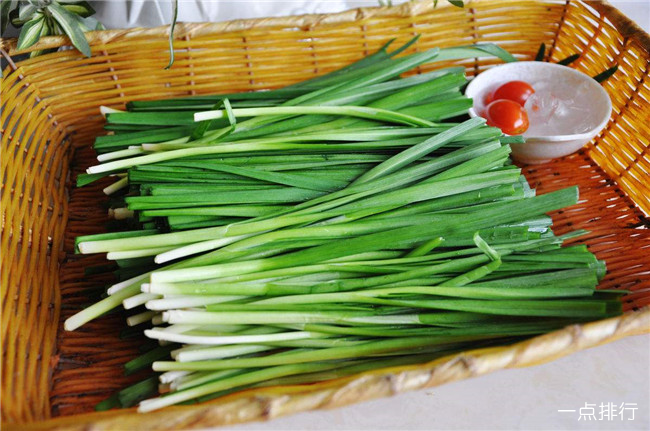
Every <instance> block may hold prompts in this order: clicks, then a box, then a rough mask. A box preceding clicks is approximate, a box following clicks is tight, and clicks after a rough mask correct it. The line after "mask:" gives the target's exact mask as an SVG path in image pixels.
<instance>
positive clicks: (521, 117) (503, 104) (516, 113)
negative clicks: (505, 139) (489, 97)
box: [484, 99, 528, 135]
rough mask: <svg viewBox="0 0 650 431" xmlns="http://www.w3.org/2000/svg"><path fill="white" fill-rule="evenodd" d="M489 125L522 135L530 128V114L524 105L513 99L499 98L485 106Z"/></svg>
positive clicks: (508, 133) (504, 131) (485, 114)
mask: <svg viewBox="0 0 650 431" xmlns="http://www.w3.org/2000/svg"><path fill="white" fill-rule="evenodd" d="M484 117H485V119H486V120H487V124H488V126H494V127H498V128H499V129H501V131H502V132H503V133H505V134H507V135H521V134H522V133H524V132H525V131H526V130H528V114H526V110H525V109H524V107H523V106H521V105H520V104H518V103H517V102H513V101H512V100H506V99H499V100H495V101H494V102H492V103H490V104H489V105H488V106H487V108H485V113H484Z"/></svg>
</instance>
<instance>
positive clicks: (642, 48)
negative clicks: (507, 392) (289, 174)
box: [0, 0, 650, 430]
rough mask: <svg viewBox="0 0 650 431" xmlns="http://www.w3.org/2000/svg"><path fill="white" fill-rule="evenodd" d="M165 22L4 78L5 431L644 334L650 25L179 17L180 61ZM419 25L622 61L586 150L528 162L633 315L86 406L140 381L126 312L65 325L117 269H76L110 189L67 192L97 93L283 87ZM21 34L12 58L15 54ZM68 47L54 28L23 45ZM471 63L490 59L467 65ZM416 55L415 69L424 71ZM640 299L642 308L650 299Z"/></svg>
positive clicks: (85, 425)
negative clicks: (388, 361) (180, 398)
mask: <svg viewBox="0 0 650 431" xmlns="http://www.w3.org/2000/svg"><path fill="white" fill-rule="evenodd" d="M167 32H168V28H167V27H160V28H153V29H133V30H125V31H121V30H117V31H104V32H94V33H89V39H90V40H91V46H92V53H93V56H92V57H91V58H83V57H82V56H81V55H80V54H79V53H77V52H76V51H72V50H65V51H61V52H56V53H52V54H48V55H45V56H41V57H37V58H36V59H31V60H24V61H20V62H18V63H16V64H14V63H13V62H10V63H11V64H10V66H9V67H8V68H7V69H6V70H5V71H4V78H3V82H2V108H3V110H2V116H1V123H0V124H1V126H2V131H3V137H2V175H3V177H2V192H3V193H2V237H1V240H2V242H1V252H2V337H3V341H2V353H3V365H2V401H3V404H2V421H3V425H4V426H6V427H7V428H8V429H62V428H65V429H80V430H81V429H93V430H103V429H136V428H137V427H142V426H144V427H146V428H147V429H178V428H185V429H188V428H199V427H206V426H215V425H222V424H231V423H237V422H243V421H251V420H261V419H268V418H272V417H276V416H280V415H284V414H289V413H295V412H299V411H304V410H308V409H316V408H329V407H336V406H342V405H346V404H350V403H353V402H358V401H362V400H366V399H370V398H375V397H380V396H387V395H392V394H395V393H399V392H402V391H406V390H412V389H418V388H423V387H427V386H434V385H440V384H443V383H446V382H450V381H454V380H458V379H464V378H468V377H472V376H477V375H481V374H485V373H488V372H491V371H495V370H499V369H504V368H510V367H520V366H528V365H533V364H537V363H541V362H545V361H549V360H552V359H555V358H558V357H560V356H563V355H567V354H570V353H572V352H575V351H577V350H581V349H585V348H589V347H593V346H596V345H598V344H602V343H606V342H610V341H614V340H616V339H618V338H621V337H624V336H628V335H634V334H640V333H644V332H648V331H650V310H648V308H647V307H645V306H647V305H648V304H650V257H649V255H650V253H649V251H648V250H649V249H650V231H649V230H648V226H649V220H648V218H647V215H648V213H650V180H649V179H650V157H649V154H650V150H648V148H649V144H650V121H648V118H649V111H650V102H649V100H650V79H649V76H650V37H648V35H647V34H645V33H643V32H642V31H641V30H640V29H639V28H638V27H636V26H635V25H634V24H633V23H632V22H630V21H629V20H628V19H627V18H625V16H623V15H621V14H620V13H619V12H618V11H617V10H616V9H614V8H612V7H611V6H609V5H607V4H606V3H601V2H583V1H573V0H572V1H566V3H564V2H563V3H558V2H557V1H514V0H511V1H509V0H500V1H492V0H490V1H486V0H483V1H480V0H473V1H470V2H468V4H467V5H466V7H465V9H456V8H453V7H449V6H448V5H447V4H446V2H440V5H439V6H438V9H437V10H435V11H434V10H433V9H432V1H431V0H423V1H419V2H412V3H405V4H403V5H401V6H398V7H392V8H368V9H357V10H352V11H348V12H344V13H340V14H335V15H306V16H299V17H286V18H270V19H259V20H246V21H232V22H226V23H215V24H184V25H183V24H181V25H178V26H177V28H176V38H177V41H176V45H175V46H176V49H178V50H180V52H178V53H177V54H176V63H175V64H174V67H173V68H172V69H171V70H169V71H165V70H163V66H164V65H165V64H166V61H167V58H168V57H167V56H168V52H167V41H166V37H167V36H166V35H167ZM415 34H421V35H422V37H421V38H420V40H419V41H418V43H417V45H415V46H414V47H413V48H412V49H415V50H422V49H425V48H429V47H433V46H450V45H457V44H466V43H474V42H482V41H490V42H496V43H499V44H502V46H504V47H505V48H506V49H508V50H509V51H511V52H513V53H514V54H516V55H517V57H519V58H521V59H531V58H532V57H533V56H534V54H535V52H536V50H537V48H538V46H539V44H540V43H541V42H544V43H545V44H546V46H547V47H549V48H550V49H549V50H548V51H547V52H548V56H549V57H550V59H551V60H553V61H557V60H558V59H561V58H564V57H566V56H568V55H570V54H574V53H580V54H581V57H580V58H579V59H578V60H577V61H576V62H575V63H574V66H575V67H576V68H578V69H579V70H582V71H584V72H586V73H589V74H592V75H593V74H595V73H598V72H600V71H602V70H605V69H607V68H609V67H611V66H612V65H613V64H614V63H617V64H618V65H619V66H620V69H619V71H618V72H617V73H616V74H615V75H614V77H613V78H611V79H610V80H608V81H607V83H606V84H605V88H606V89H607V91H608V92H609V94H610V95H611V97H612V101H613V104H614V113H613V115H612V118H611V121H610V123H609V125H608V126H607V128H606V129H605V130H604V131H603V132H602V133H601V134H600V135H599V136H598V137H597V138H596V139H595V140H594V142H592V143H591V144H590V145H589V146H588V147H586V148H585V149H584V150H583V151H581V152H579V153H577V154H574V155H572V156H569V157H566V158H564V159H561V160H557V161H554V162H551V163H548V164H544V165H536V166H530V167H524V173H525V174H526V176H527V178H528V180H529V182H530V183H531V184H532V185H533V186H534V187H537V188H538V190H539V191H540V192H542V193H544V192H548V191H551V190H554V189H557V188H561V187H565V186H568V185H571V184H578V185H579V186H580V192H581V201H580V203H579V204H578V205H576V206H574V207H571V208H569V209H567V210H565V211H559V212H557V213H555V214H553V218H554V221H555V227H554V229H555V231H556V232H557V233H562V232H565V231H568V230H572V229H579V228H584V229H587V230H589V231H591V234H590V235H589V236H588V237H587V238H586V240H584V239H582V241H586V243H587V244H588V245H589V247H590V249H591V250H592V251H593V252H595V253H596V255H597V256H598V257H599V258H600V259H605V260H606V261H607V266H608V269H609V272H608V275H607V277H606V278H605V279H604V280H603V282H602V283H601V287H602V288H620V289H628V290H630V291H631V292H632V293H630V294H629V295H627V296H625V297H624V298H623V300H624V308H625V310H626V311H627V312H626V314H625V315H623V316H622V317H620V318H616V319H609V320H604V321H600V322H595V323H591V324H587V325H582V326H578V325H575V326H571V327H567V328H565V329H563V330H560V331H557V332H554V333H550V334H547V335H543V336H540V337H536V338H533V339H531V340H529V341H526V342H522V343H519V344H516V345H513V346H509V347H503V348H492V349H483V350H480V351H472V352H466V353H463V354H459V355H454V356H450V357H447V358H443V359H440V360H437V361H435V362H432V363H429V364H426V365H420V366H411V367H402V368H394V369H386V370H379V371H376V372H371V373H366V374H363V375H360V376H353V377H350V378H345V379H339V380H335V381H331V382H325V383H321V384H313V385H307V386H294V387H278V388H269V389H263V390H255V391H253V390H250V391H245V392H242V393H239V394H233V395H231V396H228V397H226V398H222V399H220V400H217V401H215V402H211V403H207V404H202V405H195V406H187V407H173V408H168V409H164V410H162V411H158V412H154V413H150V414H147V415H140V414H136V413H135V411H133V410H117V411H110V412H105V413H91V412H92V406H93V405H94V404H95V403H96V402H98V401H100V400H102V399H104V398H106V397H107V396H108V395H109V394H110V393H112V392H113V391H115V390H117V389H119V388H121V387H123V386H125V385H126V384H128V383H129V382H132V381H133V380H137V379H138V378H141V377H142V375H139V376H133V377H129V378H127V377H124V376H123V374H122V364H123V363H124V362H126V361H127V360H128V359H130V358H132V357H134V356H135V355H136V354H137V352H138V344H139V343H140V342H141V341H142V340H140V339H126V340H121V339H120V338H119V332H120V330H121V329H122V328H123V325H124V324H123V317H122V316H120V315H119V314H114V315H110V316H107V317H105V318H102V319H99V320H97V321H95V322H92V323H91V324H88V325H86V326H85V327H83V328H82V329H81V330H79V331H77V332H73V333H67V332H64V331H63V330H62V327H61V322H62V321H63V320H64V319H65V318H66V317H68V316H69V315H71V314H72V313H74V312H75V311H76V310H78V309H79V308H80V307H82V305H83V304H85V303H87V302H88V301H89V300H88V298H87V297H86V293H87V291H86V289H87V288H89V287H91V286H96V285H98V284H100V283H104V282H106V281H108V280H106V279H101V278H97V277H94V278H93V277H90V278H85V277H83V268H84V267H85V266H89V265H94V264H99V263H100V262H102V260H103V258H102V257H101V256H76V255H74V254H73V247H72V246H73V239H74V237H75V236H76V235H79V234H89V233H95V232H100V231H102V229H103V224H104V222H105V221H106V215H105V210H104V209H103V208H102V207H101V205H100V204H99V202H101V188H102V187H103V186H104V185H105V184H99V185H97V186H95V187H90V188H84V189H75V188H74V187H72V184H73V183H74V178H75V176H76V174H77V173H79V172H81V171H83V169H84V168H85V167H86V166H88V165H89V164H90V163H91V162H92V159H93V157H94V154H93V152H92V150H91V149H90V145H91V144H92V142H93V139H94V137H95V136H96V135H97V134H99V133H102V124H103V119H102V118H101V116H100V115H99V112H98V109H97V107H98V106H99V105H102V104H103V105H111V106H114V107H117V108H119V107H122V106H123V104H124V103H125V102H126V101H128V100H132V99H143V98H148V99H155V98H162V97H171V96H185V95H192V94H203V93H215V92H226V91H229V92H230V91H247V90H255V89H263V88H275V87H279V86H283V85H286V84H290V83H293V82H296V81H299V80H303V79H305V78H308V77H310V76H313V75H314V74H321V73H324V72H327V71H330V70H332V69H335V68H338V67H340V66H343V65H345V64H347V63H350V62H351V61H353V60H356V59H358V58H360V57H361V56H363V55H365V54H368V53H370V52H372V51H374V50H376V49H377V48H378V47H379V46H380V45H381V44H383V43H384V42H385V41H386V40H387V39H389V38H393V37H395V38H397V39H398V42H405V41H406V40H407V39H409V38H411V37H412V36H413V35H415ZM15 43H16V42H15V40H2V41H1V45H0V46H1V48H2V53H3V54H5V55H14V54H18V53H17V52H16V51H15ZM68 44H69V41H68V40H67V39H65V38H61V37H52V38H47V39H46V40H43V41H41V42H39V43H38V44H37V45H35V46H33V47H32V48H31V49H42V48H45V47H59V46H64V45H68ZM462 64H463V65H465V66H466V67H467V70H468V73H469V74H470V75H472V74H476V73H479V72H480V71H481V70H483V69H484V68H486V67H488V66H489V65H490V64H492V62H491V61H478V60H476V61H465V62H463V63H462ZM426 69H427V68H426V67H423V68H422V70H426ZM644 307H645V308H644Z"/></svg>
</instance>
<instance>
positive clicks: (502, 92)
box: [488, 81, 535, 106]
mask: <svg viewBox="0 0 650 431" xmlns="http://www.w3.org/2000/svg"><path fill="white" fill-rule="evenodd" d="M534 92H535V89H533V87H531V86H530V84H529V83H527V82H524V81H510V82H506V83H505V84H503V85H502V86H501V87H499V88H497V89H496V91H495V92H494V93H492V95H491V98H490V100H489V101H488V103H490V102H492V101H493V100H499V99H506V100H512V101H513V102H517V103H519V104H520V105H521V106H524V104H525V103H526V100H527V99H528V98H529V97H530V95H531V94H533V93H534Z"/></svg>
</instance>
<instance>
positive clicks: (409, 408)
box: [96, 0, 650, 431]
mask: <svg viewBox="0 0 650 431" xmlns="http://www.w3.org/2000/svg"><path fill="white" fill-rule="evenodd" d="M443 1H444V0H443ZM180 2H181V7H180V13H179V21H207V20H212V21H224V20H229V19H236V18H254V17H263V16H279V15H287V14H300V13H321V12H323V13H326V12H338V11H341V10H345V9H347V8H350V7H358V6H373V5H376V4H377V2H376V1H345V0H326V1H307V0H295V1H287V0H285V1H274V0H255V1H205V0H203V1H201V0H180ZM610 2H611V3H614V5H615V6H617V7H618V8H620V9H621V10H622V11H623V12H624V13H625V14H626V15H628V16H629V17H631V18H632V19H634V20H636V21H637V23H638V24H639V25H640V26H641V27H642V28H644V29H645V30H646V31H650V0H631V1H629V0H628V1H620V0H619V1H615V0H610ZM394 3H397V2H394ZM96 6H97V10H98V16H97V18H99V20H100V21H102V22H103V23H105V24H106V26H107V27H109V28H111V27H131V26H153V25H161V24H166V23H168V22H169V21H170V18H171V6H170V4H169V2H167V1H158V2H154V1H147V2H133V3H132V4H131V5H130V6H128V7H127V5H126V4H125V3H124V2H121V1H111V2H103V3H101V4H97V5H96ZM649 370H650V337H648V336H641V337H632V338H627V339H624V340H621V341H618V342H616V343H612V344H608V345H606V346H601V347H598V348H595V349H591V350H588V351H584V352H580V353H577V354H574V355H572V356H570V357H567V358H563V359H560V360H558V361H555V362H552V363H549V364H546V365H542V366H538V367H533V368H525V369H517V370H507V371H501V372H497V373H494V374H491V375H487V376H483V377H480V378H476V379H472V380H465V381H461V382H457V383H452V384H448V385H445V386H442V387H438V388H430V389H426V390H422V391H415V392H409V393H404V394H400V395H398V396H395V397H392V398H386V399H379V400H374V401H370V402H365V403H362V404H357V405H353V406H349V407H345V408H342V409H337V410H331V411H317V412H308V413H302V414H298V415H293V416H290V417H286V418H279V419H276V420H273V421H271V422H268V423H252V424H245V425H240V426H236V427H232V428H229V429H231V430H233V431H244V430H262V431H271V430H333V429H336V430H424V429H426V430H511V429H512V430H515V429H517V430H548V429H566V430H650V376H649V373H650V371H649ZM609 402H614V403H616V404H617V405H620V404H621V403H636V404H637V407H638V410H636V411H635V419H634V420H633V421H632V420H623V421H621V419H620V418H618V417H616V418H613V419H612V420H599V421H584V420H582V421H579V420H578V418H579V414H578V412H576V413H559V412H558V411H557V410H563V409H575V410H579V409H580V407H584V406H585V403H590V404H596V415H597V417H598V413H599V410H600V409H599V406H600V404H601V403H605V404H606V403H609ZM629 405H630V404H628V406H629ZM629 413H630V412H629V411H628V412H627V413H626V414H627V416H626V417H625V418H624V419H628V418H629Z"/></svg>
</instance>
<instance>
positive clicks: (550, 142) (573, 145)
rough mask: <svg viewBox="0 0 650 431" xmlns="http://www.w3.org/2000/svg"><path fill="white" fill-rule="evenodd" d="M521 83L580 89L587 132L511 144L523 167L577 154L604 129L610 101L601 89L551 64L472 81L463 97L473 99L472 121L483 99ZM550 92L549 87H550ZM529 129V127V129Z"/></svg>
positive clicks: (518, 65) (519, 65)
mask: <svg viewBox="0 0 650 431" xmlns="http://www.w3.org/2000/svg"><path fill="white" fill-rule="evenodd" d="M514 80H518V81H525V82H528V83H530V84H531V85H532V86H533V88H535V83H536V82H541V81H547V82H548V81H550V82H551V83H555V82H557V83H559V84H558V85H561V86H562V87H564V88H566V87H567V86H570V87H573V88H580V90H581V102H583V103H581V106H582V105H584V109H585V110H586V114H585V115H586V116H587V119H588V130H587V131H585V132H584V133H579V134H566V135H549V136H527V135H526V134H524V136H525V138H526V143H525V144H512V145H511V147H512V156H513V158H515V159H516V160H519V161H521V162H524V163H544V162H547V161H549V160H552V159H555V158H558V157H563V156H566V155H569V154H571V153H574V152H576V151H578V150H579V149H580V148H582V147H583V146H584V145H585V144H587V143H588V142H589V141H591V140H592V139H593V138H594V137H595V136H596V135H597V134H598V133H599V132H600V131H601V130H602V129H603V128H604V127H605V126H606V125H607V122H608V121H609V118H610V116H611V114H612V101H611V100H610V98H609V95H608V94H607V92H606V91H605V89H603V87H602V86H601V85H600V84H599V83H598V82H596V81H595V80H594V79H593V78H591V77H590V76H588V75H585V74H584V73H582V72H578V71H577V70H574V69H571V68H570V67H566V66H561V65H558V64H553V63H546V62H541V61H519V62H514V63H507V64H503V65H500V66H495V67H492V68H491V69H488V70H486V71H485V72H483V73H481V74H479V75H478V76H477V77H476V78H474V79H473V80H472V81H471V82H470V83H469V85H468V86H467V90H466V91H465V94H466V95H467V97H471V98H472V99H474V106H473V107H472V108H470V110H469V114H470V116H472V117H476V116H478V112H479V110H481V108H482V107H483V101H484V100H485V96H486V95H487V94H488V93H490V92H492V91H494V90H495V89H497V88H498V87H499V86H500V85H502V84H505V83H506V82H508V81H514ZM551 90H552V84H551ZM531 127H532V126H531Z"/></svg>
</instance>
